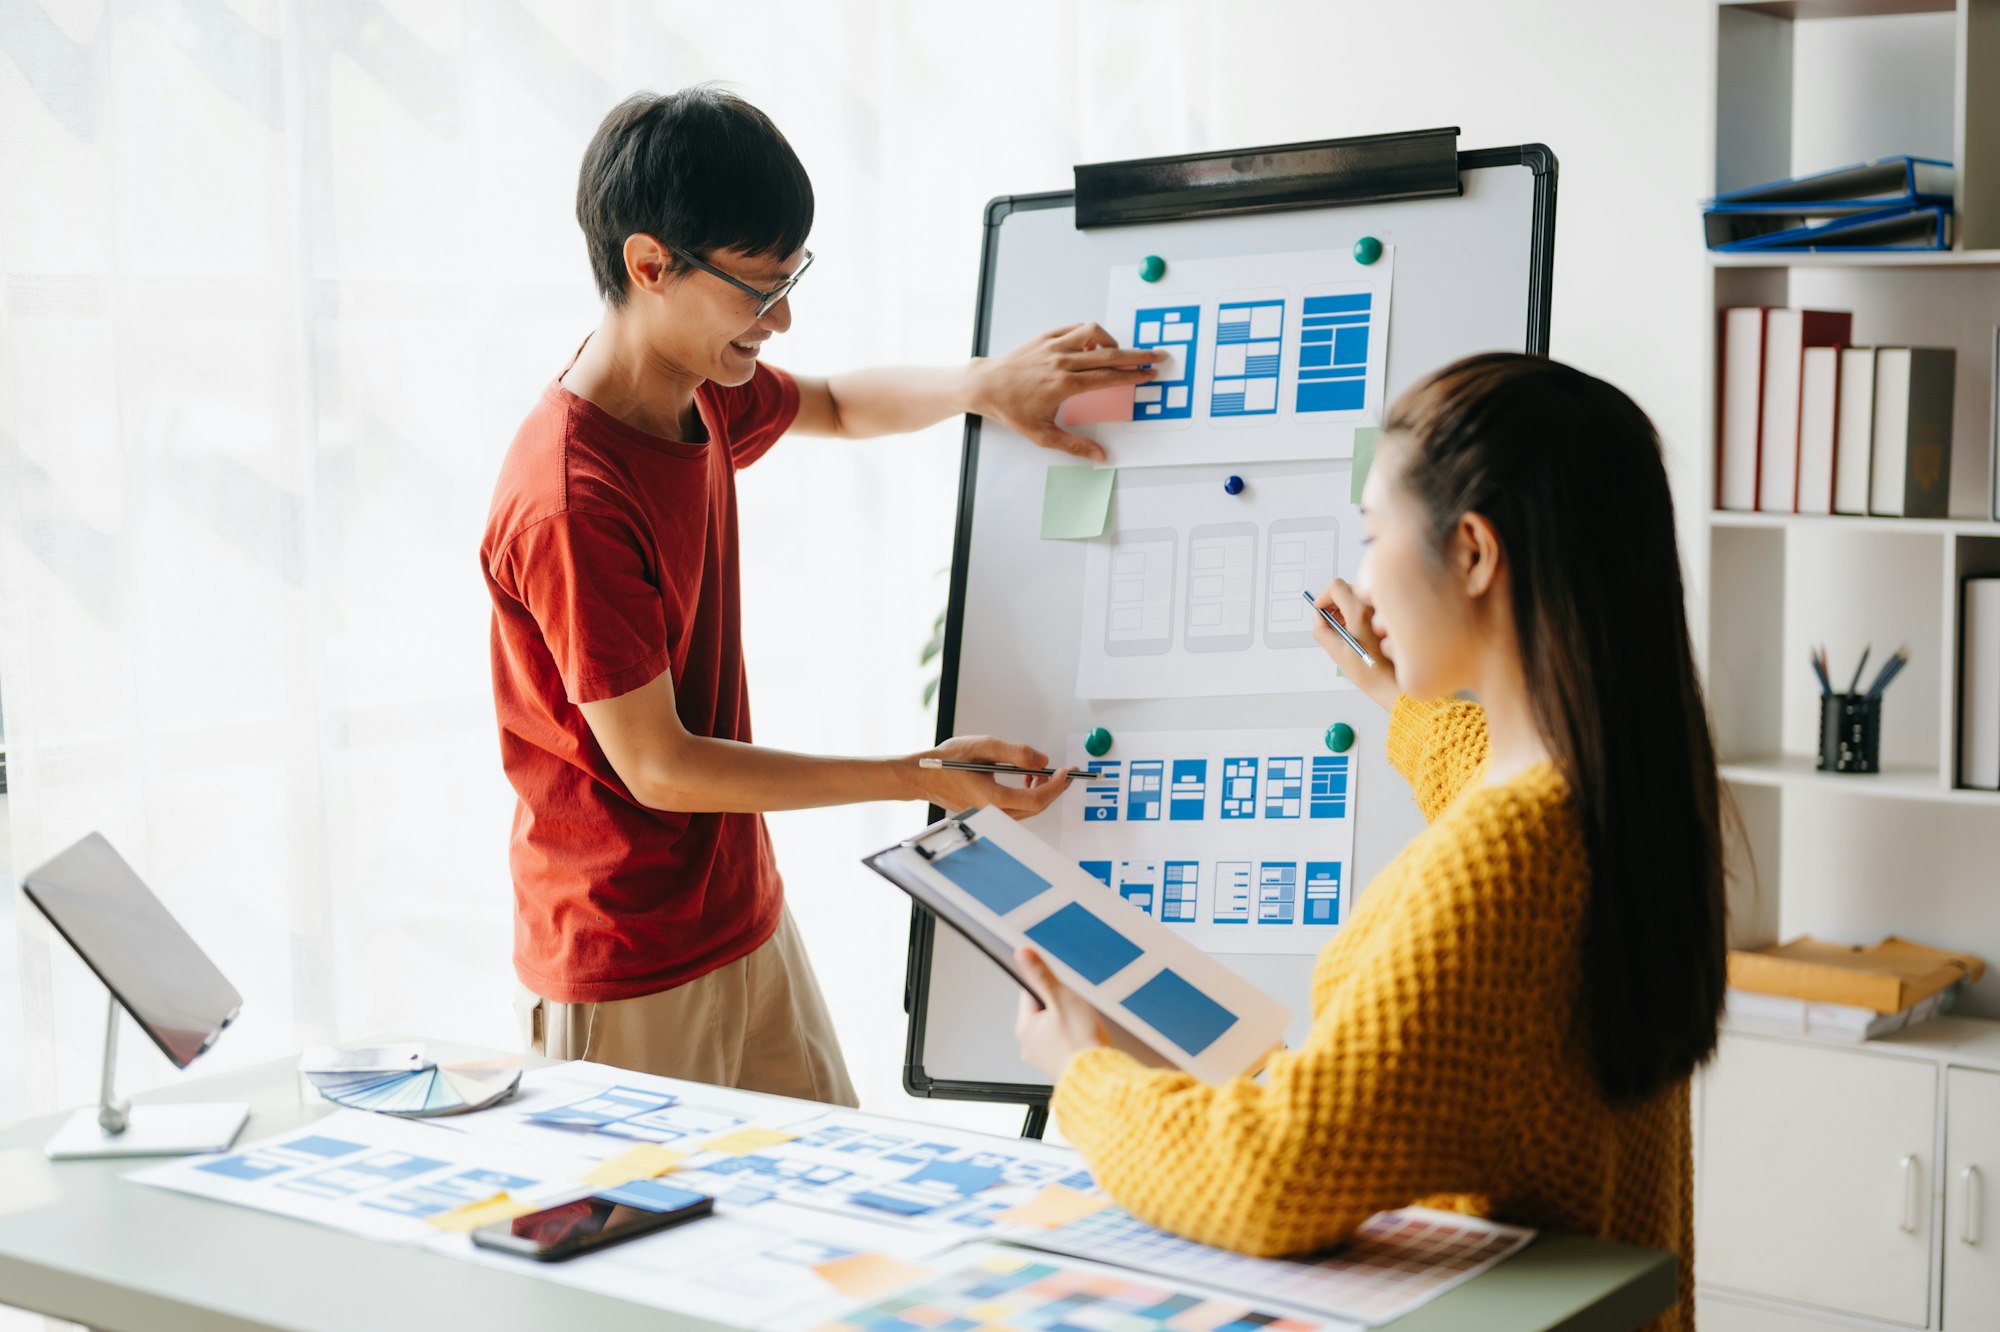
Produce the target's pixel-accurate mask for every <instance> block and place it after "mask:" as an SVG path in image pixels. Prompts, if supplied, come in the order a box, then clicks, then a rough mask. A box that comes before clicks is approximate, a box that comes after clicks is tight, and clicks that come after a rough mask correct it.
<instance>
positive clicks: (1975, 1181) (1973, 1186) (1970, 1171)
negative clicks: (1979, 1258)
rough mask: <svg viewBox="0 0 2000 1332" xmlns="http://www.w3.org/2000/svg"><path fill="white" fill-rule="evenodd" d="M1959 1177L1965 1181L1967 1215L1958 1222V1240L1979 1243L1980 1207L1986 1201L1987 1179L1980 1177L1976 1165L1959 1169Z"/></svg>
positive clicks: (1965, 1242) (1966, 1242)
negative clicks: (1984, 1195)
mask: <svg viewBox="0 0 2000 1332" xmlns="http://www.w3.org/2000/svg"><path fill="white" fill-rule="evenodd" d="M1958 1177H1959V1179H1960V1180H1962V1181H1964V1183H1965V1215H1964V1217H1963V1218H1961V1219H1960V1221H1959V1223H1958V1242H1959V1243H1961V1244H1977V1243H1979V1209H1980V1205H1981V1204H1982V1203H1983V1202H1984V1201H1985V1199H1984V1197H1983V1196H1982V1195H1983V1194H1984V1192H1985V1188H1986V1185H1985V1181H1983V1180H1982V1179H1980V1177H1979V1167H1978V1166H1974V1165H1969V1166H1967V1167H1966V1168H1965V1169H1963V1170H1961V1171H1959V1172H1958Z"/></svg>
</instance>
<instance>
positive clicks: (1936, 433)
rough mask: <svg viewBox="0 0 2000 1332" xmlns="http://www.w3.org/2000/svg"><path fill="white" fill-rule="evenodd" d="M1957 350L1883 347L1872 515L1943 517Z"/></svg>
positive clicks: (1880, 351) (1948, 490)
mask: <svg viewBox="0 0 2000 1332" xmlns="http://www.w3.org/2000/svg"><path fill="white" fill-rule="evenodd" d="M1957 367H1958V352H1957V351H1956V350H1955V349H1953V348H1951V347H1879V348H1877V349H1876V352H1875V434H1874V439H1873V441H1872V448H1871V450H1870V452H1871V455H1872V456H1871V459H1870V465H1869V483H1868V512H1870V513H1872V514H1880V515H1883V516H1886V517H1891V518H1942V517H1944V516H1945V514H1946V511H1947V509H1948V507H1949V502H1950V499H1951V409H1952V392H1953V389H1954V382H1953V381H1954V379H1955V377H1956V373H1957Z"/></svg>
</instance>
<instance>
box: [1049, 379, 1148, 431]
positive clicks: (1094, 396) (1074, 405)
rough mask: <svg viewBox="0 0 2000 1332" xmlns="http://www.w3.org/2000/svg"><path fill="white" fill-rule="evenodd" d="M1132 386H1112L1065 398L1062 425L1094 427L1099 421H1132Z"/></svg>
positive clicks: (1133, 386)
mask: <svg viewBox="0 0 2000 1332" xmlns="http://www.w3.org/2000/svg"><path fill="white" fill-rule="evenodd" d="M1135 387H1137V386H1136V385H1132V384H1113V385H1112V386H1111V387H1110V388H1101V389H1092V390H1091V391H1090V392H1088V393H1079V394H1077V395H1076V396H1075V397H1073V398H1065V399H1064V400H1063V405H1062V413H1061V420H1062V423H1063V424H1064V425H1095V424H1097V423H1098V422H1100V421H1129V420H1131V419H1132V390H1133V389H1134V388H1135Z"/></svg>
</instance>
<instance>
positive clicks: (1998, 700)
mask: <svg viewBox="0 0 2000 1332" xmlns="http://www.w3.org/2000/svg"><path fill="white" fill-rule="evenodd" d="M1960 606H1961V610H1960V615H1959V656H1958V784H1959V785H1960V786H1963V787H1970V788H1972V789H1974V790H1979V791H2000V576H1994V577H1977V578H1968V579H1966V580H1965V591H1964V595H1963V598H1962V600H1961V602H1960Z"/></svg>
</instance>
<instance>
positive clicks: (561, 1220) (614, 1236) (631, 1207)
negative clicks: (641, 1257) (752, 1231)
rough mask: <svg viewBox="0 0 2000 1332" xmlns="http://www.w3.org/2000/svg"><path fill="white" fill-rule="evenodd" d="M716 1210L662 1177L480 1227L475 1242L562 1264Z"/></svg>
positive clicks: (702, 1195) (712, 1203) (708, 1200)
mask: <svg viewBox="0 0 2000 1332" xmlns="http://www.w3.org/2000/svg"><path fill="white" fill-rule="evenodd" d="M714 1210H715V1199H713V1198H711V1197H709V1196H708V1195H707V1194H705V1193H696V1192H695V1191H694V1190H693V1189H683V1188H678V1187H676V1186H675V1185H672V1184H666V1183H663V1182H661V1181H660V1180H657V1179H642V1180H634V1181H633V1182H632V1183H630V1184H624V1185H621V1186H619V1187H618V1188H615V1189H607V1190H605V1191H604V1192H603V1193H593V1194H591V1195H590V1196H589V1197H587V1198H575V1199H572V1200H571V1201H569V1202H565V1203H557V1204H555V1205H554V1206H552V1207H544V1208H543V1209H542V1210H541V1211H539V1212H529V1213H528V1214H527V1215H525V1216H517V1217H515V1218H514V1219H513V1220H512V1221H502V1222H500V1223H499V1224H498V1225H491V1226H481V1227H480V1228H479V1229H478V1230H475V1231H473V1232H472V1242H473V1243H474V1244H477V1245H479V1246H481V1247H482V1248H487V1249H500V1250H502V1251H504V1252H507V1253H514V1254H519V1255H521V1256H522V1257H524V1258H535V1259H539V1260H540V1261H542V1262H545V1263H559V1262H561V1261H563V1260H564V1259H565V1258H574V1257H576V1256H577V1255H578V1254H580V1253H590V1252H591V1251H593V1250H596V1249H604V1248H609V1247H610V1246H611V1245H613V1244H622V1243H624V1242H625V1241H626V1240H629V1239H637V1238H639V1236H641V1235H650V1234H652V1233H653V1232H654V1231H656V1230H665V1229H667V1228H668V1227H670V1226H678V1225H684V1224H686V1223H687V1222H689V1221H695V1220H699V1219H700V1218H702V1217H704V1216H707V1215H708V1214H709V1213H710V1212H713V1211H714Z"/></svg>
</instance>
